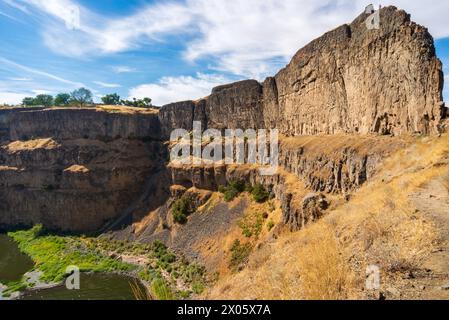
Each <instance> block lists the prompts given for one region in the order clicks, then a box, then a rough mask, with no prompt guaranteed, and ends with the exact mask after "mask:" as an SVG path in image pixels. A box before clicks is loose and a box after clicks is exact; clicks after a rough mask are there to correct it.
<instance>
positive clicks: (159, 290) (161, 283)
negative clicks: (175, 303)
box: [151, 278, 174, 300]
mask: <svg viewBox="0 0 449 320" xmlns="http://www.w3.org/2000/svg"><path fill="white" fill-rule="evenodd" d="M151 292H152V293H153V294H154V295H155V296H156V298H157V299H158V300H174V295H173V292H172V290H171V289H170V286H169V285H168V284H167V282H166V281H165V280H164V279H163V278H158V279H155V280H154V281H153V282H152V283H151Z"/></svg>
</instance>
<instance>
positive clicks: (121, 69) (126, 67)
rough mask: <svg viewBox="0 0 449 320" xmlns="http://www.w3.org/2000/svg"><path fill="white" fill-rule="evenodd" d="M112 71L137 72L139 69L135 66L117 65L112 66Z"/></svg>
mask: <svg viewBox="0 0 449 320" xmlns="http://www.w3.org/2000/svg"><path fill="white" fill-rule="evenodd" d="M112 71H113V72H114V73H131V72H136V71H137V70H136V69H135V68H131V67H128V66H115V67H112Z"/></svg>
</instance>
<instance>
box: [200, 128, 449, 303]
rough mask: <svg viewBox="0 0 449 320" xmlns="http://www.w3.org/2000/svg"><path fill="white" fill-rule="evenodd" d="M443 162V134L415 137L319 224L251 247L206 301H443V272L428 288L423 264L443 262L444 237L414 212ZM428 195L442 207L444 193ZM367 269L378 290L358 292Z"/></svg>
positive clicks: (429, 274) (428, 272)
mask: <svg viewBox="0 0 449 320" xmlns="http://www.w3.org/2000/svg"><path fill="white" fill-rule="evenodd" d="M448 156H449V141H448V136H447V135H445V136H443V137H441V138H436V137H433V138H418V139H417V140H416V142H415V143H413V144H411V145H410V146H409V147H407V148H406V149H404V150H401V151H400V152H397V153H396V154H394V155H393V156H391V157H390V158H389V159H386V160H385V162H384V164H383V167H382V168H381V169H380V170H379V171H378V173H377V175H376V176H375V178H374V179H373V180H371V182H370V183H368V184H366V185H365V186H364V187H363V188H362V189H360V190H359V191H358V192H357V193H355V194H354V195H353V196H352V197H350V198H349V200H348V201H346V202H342V203H340V204H337V205H335V206H334V207H333V209H332V211H331V212H330V213H329V214H328V215H327V216H326V217H325V218H323V219H322V220H320V221H319V222H317V223H315V224H312V225H310V226H308V227H306V228H305V229H303V230H301V231H299V232H296V233H293V234H290V233H285V234H283V235H281V236H280V237H279V238H278V239H277V240H275V241H272V242H271V243H269V244H268V245H264V246H259V248H258V249H257V250H254V251H253V253H252V254H251V256H250V257H249V262H248V264H247V266H246V268H245V269H243V270H242V271H240V272H238V273H234V274H231V275H229V276H227V277H226V278H223V279H221V280H220V281H219V282H218V283H217V285H216V286H215V287H214V288H212V289H211V290H209V291H208V292H207V293H206V297H207V298H220V299H348V298H355V299H366V298H380V297H381V296H387V298H392V299H399V298H412V299H413V298H420V297H423V296H425V294H433V293H434V294H435V295H436V296H434V297H437V298H444V294H445V292H444V291H442V290H438V289H439V287H438V286H439V285H441V284H444V281H447V280H449V274H444V273H439V274H438V277H439V278H440V279H441V281H439V282H435V281H433V280H432V279H434V278H435V276H436V274H435V273H436V272H437V271H435V270H436V269H435V270H432V269H428V267H425V266H426V263H427V262H428V261H429V259H433V260H439V261H436V262H435V264H438V263H442V264H443V265H446V264H447V260H446V262H445V261H444V260H441V259H444V257H445V256H442V257H438V256H436V252H439V251H441V250H445V248H446V249H447V243H445V242H444V235H447V234H449V229H447V228H446V227H445V226H444V225H443V224H441V223H436V221H435V218H434V217H433V216H431V215H430V214H429V211H428V210H426V209H424V210H421V209H418V206H417V204H416V201H415V194H416V193H417V192H419V191H420V190H422V189H423V188H426V186H427V185H429V183H431V182H435V183H440V184H443V185H445V186H446V189H444V190H446V191H447V190H448V189H449V188H448V185H449V182H448V181H449V179H448V173H449V157H448ZM430 197H431V196H430ZM434 197H435V201H441V202H442V203H443V202H444V203H446V202H447V203H449V200H448V199H449V195H448V193H447V192H439V194H436V195H434ZM438 208H441V206H438V205H437V206H436V210H437V211H438V210H439V209H438ZM440 212H441V210H440ZM441 214H443V213H441ZM443 218H444V216H443ZM435 264H434V265H435ZM369 265H377V266H378V267H379V268H380V271H381V288H380V290H378V291H372V292H371V291H367V290H365V280H366V268H367V266H369ZM418 284H419V285H418ZM432 292H433V293H432ZM448 298H449V297H448Z"/></svg>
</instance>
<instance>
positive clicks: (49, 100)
mask: <svg viewBox="0 0 449 320" xmlns="http://www.w3.org/2000/svg"><path fill="white" fill-rule="evenodd" d="M34 104H35V105H36V106H45V107H51V106H52V105H53V96H51V95H49V94H39V95H37V96H36V98H34Z"/></svg>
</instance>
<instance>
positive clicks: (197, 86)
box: [129, 73, 230, 106]
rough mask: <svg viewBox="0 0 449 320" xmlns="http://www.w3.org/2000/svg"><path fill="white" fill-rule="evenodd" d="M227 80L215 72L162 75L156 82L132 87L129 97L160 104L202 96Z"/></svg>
mask: <svg viewBox="0 0 449 320" xmlns="http://www.w3.org/2000/svg"><path fill="white" fill-rule="evenodd" d="M229 82H230V80H229V79H227V78H226V77H224V76H221V75H216V74H202V73H198V74H197V75H196V76H195V77H191V76H181V77H164V78H162V79H161V80H159V81H158V82H157V83H152V84H143V85H140V86H138V87H135V88H132V89H131V90H130V92H129V98H138V99H142V98H145V97H150V98H151V99H153V103H154V104H155V105H159V106H162V105H165V104H168V103H171V102H176V101H183V100H195V99H200V98H203V97H205V96H207V95H209V94H210V92H211V90H212V88H213V87H216V86H219V85H222V84H225V83H229Z"/></svg>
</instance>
